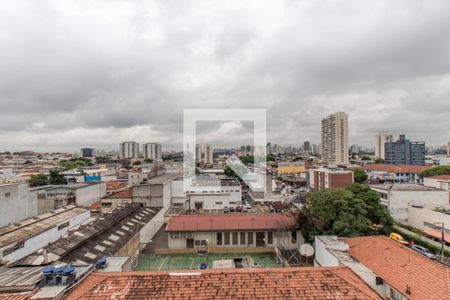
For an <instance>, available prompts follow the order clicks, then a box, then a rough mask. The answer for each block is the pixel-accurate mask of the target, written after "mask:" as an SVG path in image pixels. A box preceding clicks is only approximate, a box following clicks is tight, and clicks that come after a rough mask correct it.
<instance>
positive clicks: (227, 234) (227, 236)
mask: <svg viewBox="0 0 450 300" xmlns="http://www.w3.org/2000/svg"><path fill="white" fill-rule="evenodd" d="M229 244H230V233H229V232H225V245H229Z"/></svg>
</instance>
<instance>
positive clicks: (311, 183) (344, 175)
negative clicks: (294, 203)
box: [308, 168, 354, 191]
mask: <svg viewBox="0 0 450 300" xmlns="http://www.w3.org/2000/svg"><path fill="white" fill-rule="evenodd" d="M353 182H354V176H353V172H352V171H343V170H331V169H325V168H321V169H309V170H308V187H309V189H310V190H312V191H320V190H323V189H331V188H343V187H346V186H347V185H350V184H352V183H353Z"/></svg>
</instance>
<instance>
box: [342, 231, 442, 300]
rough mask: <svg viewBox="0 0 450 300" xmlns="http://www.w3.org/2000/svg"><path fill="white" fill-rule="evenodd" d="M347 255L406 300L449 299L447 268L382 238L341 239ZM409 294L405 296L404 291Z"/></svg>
mask: <svg viewBox="0 0 450 300" xmlns="http://www.w3.org/2000/svg"><path fill="white" fill-rule="evenodd" d="M343 240H344V241H345V242H346V243H348V245H349V247H350V249H349V252H350V254H351V255H352V256H353V257H355V258H356V259H357V260H359V261H360V262H361V263H362V264H364V265H365V266H366V267H368V268H369V269H371V270H372V271H373V272H374V273H376V274H377V275H378V276H380V277H382V278H383V280H385V281H386V282H387V283H389V284H390V285H391V286H393V287H394V288H395V289H396V290H398V291H399V292H401V293H404V295H405V296H406V297H407V298H408V299H421V300H422V299H450V268H449V267H446V266H444V265H442V264H439V263H437V262H435V261H433V260H431V259H429V258H426V257H425V256H423V255H420V254H418V253H416V252H414V251H413V250H411V249H409V248H408V247H405V246H403V245H401V244H400V243H398V242H396V241H394V240H392V239H389V238H387V237H384V236H370V237H356V238H345V239H343ZM407 286H409V287H410V288H411V294H410V295H407V294H406V288H407Z"/></svg>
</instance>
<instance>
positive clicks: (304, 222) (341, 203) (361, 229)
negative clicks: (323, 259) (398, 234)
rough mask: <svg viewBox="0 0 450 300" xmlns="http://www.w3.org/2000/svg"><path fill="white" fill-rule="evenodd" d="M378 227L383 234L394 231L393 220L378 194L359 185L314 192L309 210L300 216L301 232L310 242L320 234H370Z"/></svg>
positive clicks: (350, 235) (309, 200) (349, 235)
mask: <svg viewBox="0 0 450 300" xmlns="http://www.w3.org/2000/svg"><path fill="white" fill-rule="evenodd" d="M374 224H375V225H381V226H380V227H381V228H382V231H384V232H390V231H391V229H392V226H393V220H392V218H391V216H390V215H389V212H388V211H387V210H386V208H385V207H383V206H382V205H381V204H380V203H379V196H378V194H377V193H375V192H374V191H372V190H371V189H370V188H369V187H368V186H367V185H362V184H358V183H354V184H351V185H349V186H347V187H346V188H342V189H326V190H321V191H318V192H313V193H310V194H309V195H308V196H307V200H306V206H305V208H304V209H302V210H301V211H300V213H299V226H300V230H301V231H302V234H303V236H304V237H305V239H307V240H312V239H313V238H314V235H320V234H325V235H337V236H341V237H352V236H361V235H370V234H373V233H374V231H373V229H372V227H373V225H374Z"/></svg>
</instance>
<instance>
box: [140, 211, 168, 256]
mask: <svg viewBox="0 0 450 300" xmlns="http://www.w3.org/2000/svg"><path fill="white" fill-rule="evenodd" d="M165 212H166V209H164V208H163V209H161V210H160V211H159V212H158V213H157V214H156V215H155V216H154V217H153V218H152V219H151V220H150V222H148V223H147V224H146V225H145V226H144V227H142V229H141V231H140V244H141V248H142V247H145V245H146V244H148V243H149V242H150V241H151V240H152V239H153V237H154V236H155V234H156V233H157V232H158V230H160V229H161V227H162V226H163V225H164V214H165Z"/></svg>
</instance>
